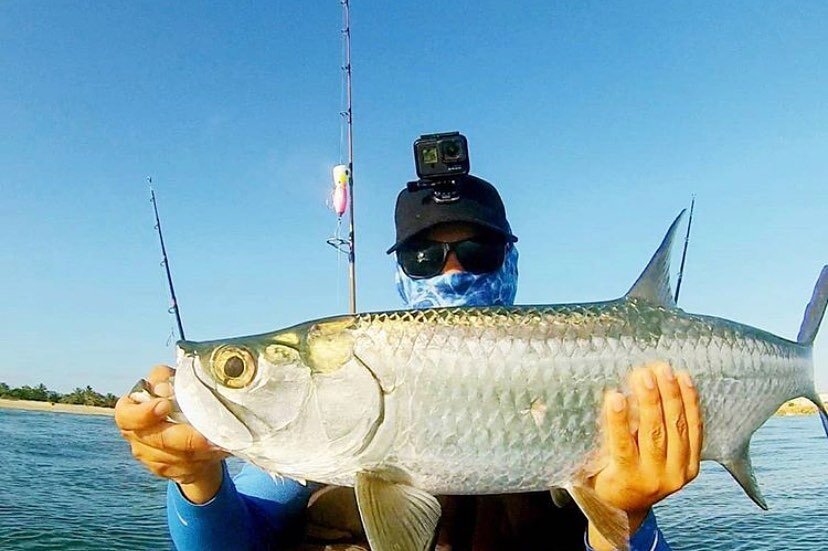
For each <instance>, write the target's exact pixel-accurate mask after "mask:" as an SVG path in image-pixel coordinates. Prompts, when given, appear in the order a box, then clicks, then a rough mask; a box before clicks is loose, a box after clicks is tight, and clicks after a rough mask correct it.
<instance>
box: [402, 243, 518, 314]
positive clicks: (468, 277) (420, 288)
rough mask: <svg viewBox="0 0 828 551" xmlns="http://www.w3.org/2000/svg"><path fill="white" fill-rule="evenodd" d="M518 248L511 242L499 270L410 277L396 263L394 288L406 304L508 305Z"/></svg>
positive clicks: (515, 276) (512, 299)
mask: <svg viewBox="0 0 828 551" xmlns="http://www.w3.org/2000/svg"><path fill="white" fill-rule="evenodd" d="M517 261H518V252H517V248H516V247H515V246H514V244H510V245H509V248H508V250H507V251H506V257H505V258H504V260H503V265H502V266H501V267H500V269H499V270H497V271H494V272H489V273H486V274H473V273H471V272H460V273H453V274H441V275H438V276H434V277H430V278H428V279H412V278H410V277H409V276H408V275H406V273H405V272H403V270H402V268H401V267H400V265H399V264H397V291H399V293H400V296H401V297H402V299H403V302H405V304H406V306H408V307H409V308H434V307H437V306H511V305H512V304H514V303H515V294H516V293H517V279H518V269H517Z"/></svg>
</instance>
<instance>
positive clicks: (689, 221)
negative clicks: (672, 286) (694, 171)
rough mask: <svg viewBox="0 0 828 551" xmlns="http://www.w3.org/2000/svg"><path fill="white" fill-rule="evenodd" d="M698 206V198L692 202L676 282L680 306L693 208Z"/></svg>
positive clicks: (694, 197) (694, 198)
mask: <svg viewBox="0 0 828 551" xmlns="http://www.w3.org/2000/svg"><path fill="white" fill-rule="evenodd" d="M695 206H696V196H695V195H693V198H692V199H691V200H690V219H689V220H688V221H687V233H686V234H685V236H684V250H683V251H682V252H681V266H679V275H678V281H677V282H676V304H678V299H679V291H681V280H682V278H683V277H684V262H685V261H686V260H687V246H688V245H689V244H690V227H691V226H692V225H693V207H695Z"/></svg>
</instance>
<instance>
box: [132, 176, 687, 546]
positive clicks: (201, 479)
mask: <svg viewBox="0 0 828 551" xmlns="http://www.w3.org/2000/svg"><path fill="white" fill-rule="evenodd" d="M457 190H458V191H457V197H456V198H455V199H454V200H452V201H449V202H439V201H433V200H431V195H430V194H431V193H432V192H431V190H428V189H418V190H408V189H406V190H403V191H401V192H400V194H399V196H398V199H397V206H396V213H395V222H396V230H397V236H396V237H397V239H396V242H395V244H394V245H393V247H392V248H391V249H389V251H388V252H389V253H391V252H394V253H396V256H397V274H396V279H397V287H398V290H399V292H400V295H401V296H402V298H403V300H404V302H405V304H406V306H407V307H408V308H413V309H421V308H432V307H443V306H492V305H506V306H509V305H512V304H513V303H514V298H515V293H516V288H517V260H518V253H517V248H516V246H515V242H516V241H517V238H516V237H515V236H514V235H513V234H512V231H511V227H510V225H509V223H508V221H507V219H506V213H505V209H504V207H503V203H502V201H501V199H500V196H499V195H498V193H497V191H496V190H495V188H494V187H493V186H491V184H489V183H488V182H486V181H484V180H481V179H479V178H475V177H473V176H470V175H467V176H463V177H462V178H460V179H459V183H458V188H457ZM172 374H173V371H172V370H171V369H170V368H168V367H166V366H159V367H156V368H155V369H154V370H153V371H152V373H151V374H150V376H149V378H148V380H149V382H150V384H151V385H152V386H153V391H154V394H155V395H157V396H161V397H160V398H155V399H153V400H151V401H148V402H145V403H137V402H135V401H134V400H132V399H131V398H130V397H128V396H125V397H123V398H121V400H120V401H119V403H118V405H117V406H116V422H117V424H118V426H119V427H120V428H121V431H122V434H123V435H124V437H125V438H126V439H127V441H128V442H129V443H130V445H131V447H132V452H133V455H134V456H135V457H136V458H137V459H138V460H139V461H141V462H142V463H143V464H144V465H145V466H146V467H147V468H148V469H149V470H151V471H152V472H154V473H155V474H157V475H159V476H162V477H164V478H167V479H169V480H170V481H171V482H170V485H169V488H168V500H167V507H168V520H169V525H170V532H171V535H172V537H173V541H174V543H175V544H176V546H177V547H178V548H179V549H259V548H270V547H275V548H286V547H290V546H297V545H298V546H301V545H305V546H308V545H310V544H309V542H311V541H316V542H317V543H319V546H318V547H304V548H307V549H312V548H318V549H323V548H324V547H325V542H336V541H340V542H343V541H344V542H351V543H354V542H359V541H364V535H363V534H362V531H361V526H360V521H359V516H358V512H357V508H356V503H355V500H354V497H353V492H352V491H351V490H350V489H347V490H344V489H334V490H331V489H330V488H332V487H328V488H320V486H319V485H316V484H312V483H311V484H307V485H304V484H302V483H300V482H296V481H294V480H292V479H289V478H283V479H278V478H272V477H271V476H270V475H269V474H267V473H265V472H264V471H263V470H261V469H259V468H257V467H255V466H253V465H249V464H246V465H245V467H244V468H243V469H242V471H241V473H240V474H239V475H238V476H237V477H236V478H235V479H232V478H231V477H230V476H229V475H228V473H227V469H226V466H225V464H224V461H223V460H224V458H225V457H227V455H228V454H227V452H225V451H224V450H223V449H221V448H218V447H216V446H214V445H213V444H211V442H209V441H208V440H207V438H205V437H204V436H203V435H202V434H200V433H199V432H197V431H196V430H195V429H194V428H192V427H191V426H190V425H188V424H175V423H170V422H167V416H168V415H169V414H170V413H171V411H172V407H173V404H172V402H171V401H170V400H169V399H165V398H163V397H164V396H168V397H169V396H171V395H172V393H173V392H172V387H171V385H170V384H169V382H168V381H169V379H170V377H171V376H172ZM628 394H629V395H630V398H629V399H628V398H627V396H625V394H623V393H621V392H619V391H610V392H607V393H606V395H605V399H604V406H603V411H602V413H601V419H600V424H601V426H602V427H603V438H604V445H603V447H602V450H601V453H600V456H599V457H595V458H594V461H593V462H592V464H593V465H594V466H595V467H594V469H593V470H592V472H588V473H587V474H588V475H589V478H588V481H587V484H588V486H589V487H590V488H591V489H592V491H594V494H591V495H594V496H595V497H596V498H598V499H600V500H601V501H603V502H604V503H606V504H609V505H611V506H613V507H615V508H617V509H619V510H621V511H623V512H625V513H626V515H627V517H628V522H629V533H630V534H632V536H631V537H630V542H629V543H630V548H631V549H633V550H639V549H640V550H667V549H669V547H668V545H667V543H666V541H665V540H664V539H663V537H662V536H661V534H660V532H659V531H658V529H657V527H656V521H655V517H654V516H653V514H652V513H651V511H650V508H651V507H652V505H654V504H655V503H657V502H658V501H660V500H661V499H663V498H664V497H666V496H668V495H670V494H671V493H673V492H675V491H677V490H679V489H680V488H681V487H683V486H684V485H685V484H687V483H688V482H690V481H691V480H693V479H694V478H695V477H696V475H697V474H698V471H699V460H700V452H701V440H702V421H701V415H700V408H699V400H698V396H697V393H696V389H695V388H694V386H693V383H692V381H691V380H690V377H689V375H688V374H687V373H685V372H682V373H678V374H676V373H674V372H673V371H672V369H671V368H670V366H669V365H667V364H666V363H652V364H648V365H642V366H640V367H638V368H637V369H635V370H633V371H632V374H631V376H630V377H629V381H628ZM633 404H637V412H635V414H632V413H633V407H632V406H633ZM545 411H546V406H545V405H544V404H542V403H533V404H532V405H531V406H530V407H529V408H527V413H528V415H530V416H532V417H533V418H535V419H538V418H542V417H543V416H544V415H545ZM539 426H540V425H539ZM314 492H315V493H314ZM553 501H554V502H555V503H558V505H560V507H557V506H555V505H553ZM309 502H310V503H311V506H310V507H308V503H309ZM579 504H580V502H579ZM440 506H441V508H442V519H441V522H440V525H439V530H438V536H437V540H436V545H437V549H442V550H446V551H449V550H451V551H460V550H466V549H468V550H473V551H484V550H495V549H579V548H580V549H583V548H584V542H585V533H584V530H585V527H586V519H585V518H584V517H583V515H582V514H581V512H580V511H579V510H578V508H577V507H576V506H575V505H574V504H573V503H572V502H571V500H570V499H569V495H568V494H567V493H566V492H565V491H564V490H563V489H561V488H558V489H556V490H553V492H552V493H550V492H527V493H520V494H508V495H478V496H444V497H441V498H440ZM586 537H587V538H588V539H587V540H586V541H587V545H588V546H591V548H593V549H596V550H598V551H604V550H609V549H613V548H614V546H613V545H612V544H611V543H610V542H609V541H608V540H607V539H605V537H604V536H603V535H602V533H601V532H600V531H599V530H598V529H596V527H595V526H594V525H593V524H592V523H590V524H589V527H588V529H587V533H586ZM331 548H332V549H333V548H335V547H331ZM344 548H345V547H343V549H344ZM587 548H588V549H589V548H590V547H587Z"/></svg>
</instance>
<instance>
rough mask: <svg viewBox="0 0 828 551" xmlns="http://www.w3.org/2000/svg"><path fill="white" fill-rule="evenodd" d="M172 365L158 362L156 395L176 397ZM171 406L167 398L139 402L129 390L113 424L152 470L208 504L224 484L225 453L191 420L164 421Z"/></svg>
mask: <svg viewBox="0 0 828 551" xmlns="http://www.w3.org/2000/svg"><path fill="white" fill-rule="evenodd" d="M172 374H173V370H172V369H171V368H169V367H167V366H156V367H155V368H154V369H153V370H152V372H151V373H150V375H149V377H147V380H148V381H149V383H150V384H151V385H152V387H153V392H154V393H155V394H156V395H158V396H166V397H170V396H172V388H171V386H170V383H169V379H170V376H171V375H172ZM171 410H172V403H171V402H170V400H168V399H166V398H156V399H154V400H150V401H149V402H146V403H143V404H140V403H138V402H135V401H134V400H132V399H131V398H130V397H129V396H128V395H127V396H122V397H121V398H120V400H118V403H117V404H115V424H117V425H118V428H119V429H121V434H122V435H123V437H124V438H125V439H126V440H127V442H129V444H130V446H131V447H132V455H134V456H135V458H136V459H138V461H140V462H141V463H143V464H144V466H145V467H146V468H147V469H149V470H150V471H152V472H153V473H155V474H157V475H158V476H161V477H163V478H169V479H170V480H174V481H175V482H176V483H178V485H179V486H180V487H181V491H182V492H183V493H184V495H185V496H186V497H187V499H189V500H190V501H192V502H193V503H206V502H207V501H209V500H210V499H212V498H213V496H215V495H216V493H217V492H218V489H219V487H220V486H221V479H222V471H221V460H222V459H224V458H225V457H227V455H228V454H227V453H226V452H224V451H222V450H220V449H219V448H216V447H215V446H213V445H212V444H211V443H210V442H209V441H208V440H207V439H206V438H204V436H202V435H201V433H199V432H198V431H196V430H195V429H194V428H193V427H191V426H190V425H182V424H175V423H168V422H167V421H165V419H166V417H167V415H168V414H169V413H170V411H171Z"/></svg>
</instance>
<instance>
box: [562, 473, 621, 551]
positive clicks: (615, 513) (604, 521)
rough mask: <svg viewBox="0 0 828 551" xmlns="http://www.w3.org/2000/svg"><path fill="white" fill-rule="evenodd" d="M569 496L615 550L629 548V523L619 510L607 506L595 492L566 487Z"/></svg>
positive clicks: (581, 488) (575, 486) (579, 486)
mask: <svg viewBox="0 0 828 551" xmlns="http://www.w3.org/2000/svg"><path fill="white" fill-rule="evenodd" d="M566 489H567V491H568V492H569V495H570V496H572V499H573V500H575V503H577V504H578V507H580V509H581V511H583V513H584V515H586V517H587V519H588V520H589V522H590V524H592V525H593V526H594V527H595V529H596V530H598V531H599V532H600V533H601V535H602V536H604V538H605V539H606V540H607V541H608V542H610V543H611V544H612V545H613V547H614V548H615V549H619V550H621V551H628V550H629V548H630V542H629V540H630V521H629V518H628V517H627V514H626V513H625V512H624V511H622V510H621V509H616V508H615V507H612V506H611V505H607V504H606V503H604V502H603V501H601V499H600V498H599V497H598V495H597V494H596V493H595V490H593V489H591V488H588V487H586V486H582V485H578V484H572V485H569V486H567V487H566Z"/></svg>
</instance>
